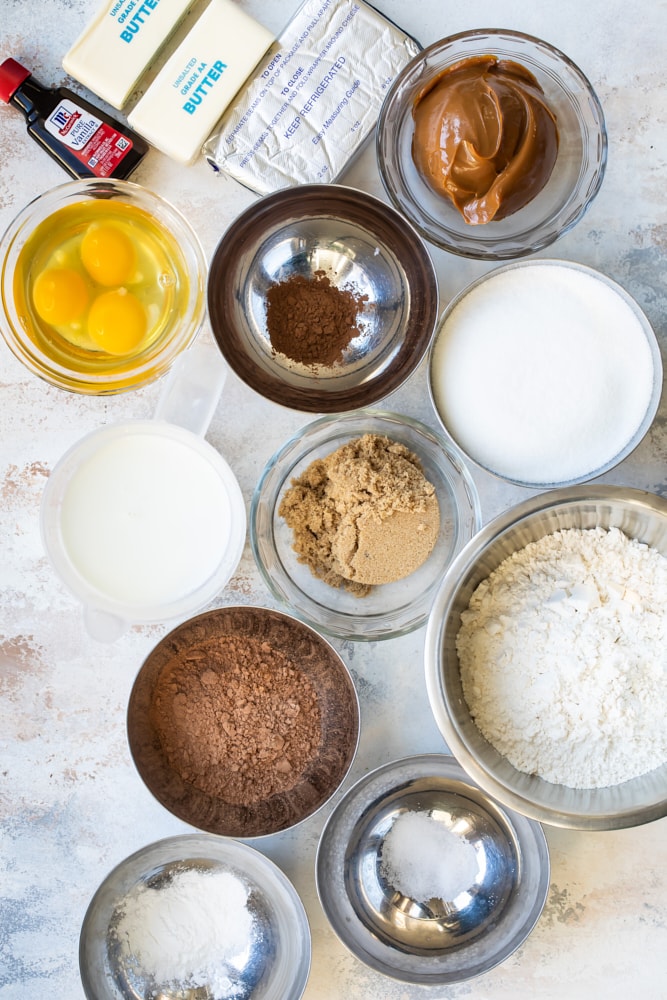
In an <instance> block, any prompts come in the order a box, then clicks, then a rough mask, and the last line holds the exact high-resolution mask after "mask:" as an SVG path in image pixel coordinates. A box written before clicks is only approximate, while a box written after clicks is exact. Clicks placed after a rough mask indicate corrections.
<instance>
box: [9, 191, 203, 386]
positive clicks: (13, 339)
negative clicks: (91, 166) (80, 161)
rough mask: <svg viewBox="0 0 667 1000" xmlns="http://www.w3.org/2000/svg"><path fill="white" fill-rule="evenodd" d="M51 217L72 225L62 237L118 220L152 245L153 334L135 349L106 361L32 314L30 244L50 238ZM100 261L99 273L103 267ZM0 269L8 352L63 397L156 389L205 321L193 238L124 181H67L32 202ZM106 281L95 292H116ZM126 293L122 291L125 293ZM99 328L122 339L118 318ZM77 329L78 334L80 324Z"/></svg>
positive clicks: (34, 254) (198, 250) (173, 214)
mask: <svg viewBox="0 0 667 1000" xmlns="http://www.w3.org/2000/svg"><path fill="white" fill-rule="evenodd" d="M116 209H118V212H117V211H116ZM55 213H69V216H68V217H69V218H70V219H71V218H73V215H74V214H76V216H77V218H76V220H75V221H72V223H71V230H69V233H70V234H71V235H72V236H80V234H81V233H82V232H84V231H87V227H88V226H89V225H90V224H91V223H95V222H98V221H101V220H104V219H108V221H109V222H110V223H111V224H116V223H118V222H119V221H121V224H122V225H126V227H127V229H126V231H127V232H128V233H132V234H133V237H132V238H133V239H134V240H136V245H137V246H140V244H141V241H142V239H148V240H149V241H150V242H149V244H147V245H149V246H150V249H149V250H147V251H146V253H145V255H144V256H143V257H142V256H140V257H139V262H140V267H141V265H142V264H144V265H146V264H147V262H148V261H151V260H153V261H157V264H156V267H157V269H158V270H159V272H160V273H159V274H158V275H157V283H158V284H159V286H160V288H161V289H162V291H163V300H162V301H163V305H162V307H161V312H160V317H159V321H158V322H157V323H156V326H155V328H154V330H153V331H152V332H151V333H150V334H149V335H148V336H147V337H145V338H143V339H142V340H141V341H140V342H139V345H138V347H137V348H136V349H132V350H129V351H128V352H127V353H123V354H117V353H109V352H107V351H106V350H104V349H103V348H101V347H95V345H94V344H93V343H92V342H91V341H89V340H87V339H86V338H85V336H77V337H76V338H75V340H76V341H78V342H74V340H71V339H68V338H67V337H65V336H63V335H62V334H61V332H58V330H56V329H54V328H53V327H50V326H49V325H48V324H46V323H44V322H42V321H41V320H40V318H39V316H38V315H37V313H36V311H35V310H34V308H33V304H32V299H31V293H30V291H29V288H28V285H30V284H31V283H32V281H33V279H34V277H35V275H34V274H32V273H31V267H33V270H34V265H32V264H31V261H33V260H37V261H39V247H40V244H39V242H36V241H38V240H39V239H41V237H40V234H41V233H44V232H48V231H49V229H48V227H49V225H50V222H49V220H50V219H51V218H52V217H53V216H55ZM100 213H104V214H100ZM118 213H120V214H118ZM112 215H113V218H112ZM55 226H57V227H58V228H57V230H56V233H58V234H59V233H64V229H63V228H62V226H63V223H61V222H60V221H58V220H56V221H55V222H54V227H55ZM63 239H64V237H63ZM70 240H71V236H70V235H68V237H67V243H65V244H61V246H60V247H59V248H58V249H57V250H56V251H55V255H56V256H55V257H54V256H53V255H51V256H50V257H49V258H48V259H49V261H51V260H52V259H56V257H57V256H58V255H61V254H62V246H63V245H64V246H69V245H70ZM26 248H27V249H26ZM139 252H140V253H141V252H142V251H139ZM109 253H110V251H109ZM26 258H27V260H26ZM100 259H101V260H102V263H103V266H104V267H105V268H106V267H107V265H109V258H100ZM40 266H42V265H40ZM47 266H48V267H51V266H53V265H52V264H51V263H48V264H47ZM0 269H1V270H0V294H1V297H2V313H1V314H0V320H1V323H2V333H3V335H4V337H5V340H6V341H7V344H8V346H9V348H10V350H11V351H12V353H13V354H14V355H15V356H16V357H17V358H18V359H19V361H21V362H22V363H23V364H24V365H25V366H26V368H28V369H29V370H30V371H31V372H33V374H35V375H38V376H39V377H40V378H43V379H44V380H45V381H47V382H49V383H51V384H52V385H55V386H57V387H59V388H61V389H67V390H69V391H71V392H77V393H84V394H88V395H103V394H110V393H118V392H123V391H125V390H128V389H136V388H139V387H140V386H144V385H147V384H149V383H150V382H153V381H155V379H157V378H160V376H162V375H163V374H164V373H165V372H166V371H167V370H168V369H169V367H170V365H171V364H172V363H173V361H174V360H175V358H176V357H177V356H178V355H179V353H180V352H181V351H183V350H184V349H185V348H186V347H188V345H189V344H190V343H191V342H192V341H193V340H194V338H195V336H196V335H197V333H198V331H199V329H200V327H201V324H202V321H203V319H204V312H205V306H206V301H205V285H206V258H205V256H204V252H203V250H202V247H201V245H200V243H199V240H198V238H197V236H196V234H195V233H194V231H193V230H192V228H191V227H190V225H189V223H188V222H187V220H186V219H185V218H184V217H183V216H182V215H181V213H180V212H179V211H177V209H175V208H174V207H173V206H172V205H171V204H170V203H169V202H167V201H165V199H164V198H162V197H160V196H159V195H157V194H154V193H153V192H152V191H149V190H147V189H146V188H144V187H141V186H140V185H138V184H134V183H131V182H129V181H116V180H80V181H71V182H69V183H67V184H62V185H60V186H59V187H56V188H53V189H51V190H50V191H47V192H45V193H44V194H42V195H40V196H39V197H37V198H35V200H34V201H31V202H30V203H29V204H28V205H26V206H25V208H23V209H22V210H21V211H20V212H19V214H18V215H17V216H16V218H15V219H14V220H13V222H11V223H10V225H9V227H8V228H7V230H6V232H5V233H4V235H3V237H2V240H1V241H0ZM24 269H25V279H24V276H23V272H24ZM81 273H84V272H81ZM84 277H86V276H85V274H84ZM112 277H113V276H112V275H111V274H110V272H108V271H107V272H106V274H105V275H104V282H103V285H104V287H105V288H107V289H108V290H110V291H115V290H116V283H113V284H112V283H111V279H112ZM86 280H88V279H87V278H86ZM117 284H120V285H123V284H124V282H123V281H122V280H120V281H118V282H117ZM133 287H134V286H133V285H132V284H130V285H129V290H132V288H133ZM84 316H85V314H84ZM149 316H150V309H149ZM105 322H106V323H107V324H110V326H111V327H112V329H113V331H114V332H121V331H122V327H123V325H124V323H123V319H122V318H120V319H119V317H118V315H117V314H115V315H114V314H111V313H110V314H107V319H106V320H105ZM83 327H84V333H85V322H84V324H83Z"/></svg>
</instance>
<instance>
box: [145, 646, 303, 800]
mask: <svg viewBox="0 0 667 1000" xmlns="http://www.w3.org/2000/svg"><path fill="white" fill-rule="evenodd" d="M151 723H152V725H153V726H154V729H155V732H156V734H157V735H158V738H159V740H160V743H161V746H162V752H163V753H164V755H165V757H166V758H167V760H168V762H169V764H170V766H171V767H172V768H173V770H174V771H175V772H176V773H177V774H179V775H180V777H181V778H182V779H183V781H185V782H188V783H190V784H191V785H193V786H194V787H196V788H198V789H199V790H200V791H202V792H204V793H205V794H206V795H210V796H212V797H214V798H221V799H224V800H225V801H226V802H229V803H232V804H237V805H250V804H252V803H256V802H259V801H261V800H263V799H266V798H268V797H269V796H271V795H275V794H277V793H281V792H286V791H288V790H289V789H292V788H294V786H295V785H296V784H297V782H298V781H299V780H300V779H301V777H302V775H303V773H304V771H305V770H306V767H307V765H308V764H310V763H311V762H312V760H313V759H314V757H315V756H316V754H317V752H318V749H319V746H320V742H321V712H320V706H319V703H318V699H317V695H316V693H315V690H314V688H313V685H312V684H311V682H310V680H309V679H308V677H306V676H305V675H304V674H303V673H301V672H300V671H299V670H297V669H296V668H295V667H294V666H293V665H292V663H291V662H290V660H289V659H288V657H287V656H286V655H285V654H284V653H283V652H281V651H280V650H277V649H274V648H273V647H272V646H271V645H270V644H269V643H268V642H265V641H262V640H258V639H251V638H248V637H238V636H233V635H216V636H213V637H209V638H206V639H203V640H201V641H200V642H198V643H197V644H196V645H193V646H192V647H191V648H190V649H189V650H188V651H187V652H185V653H181V654H180V655H178V656H175V657H174V658H173V659H172V660H171V661H170V662H169V663H168V664H166V665H165V667H164V669H163V671H162V673H161V676H160V683H159V686H158V688H157V690H156V691H155V695H154V698H153V703H152V706H151Z"/></svg>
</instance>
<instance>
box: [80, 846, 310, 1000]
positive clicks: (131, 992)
mask: <svg viewBox="0 0 667 1000" xmlns="http://www.w3.org/2000/svg"><path fill="white" fill-rule="evenodd" d="M181 872H201V873H203V874H207V873H228V874H229V875H232V876H234V877H235V879H237V880H239V881H240V882H241V883H242V884H243V885H244V886H245V889H246V890H247V893H248V896H247V902H246V907H247V910H248V913H249V916H250V919H249V921H248V922H249V925H250V930H249V935H248V941H247V945H246V947H245V948H244V949H243V950H242V952H241V953H239V954H238V955H236V956H234V959H233V961H230V963H229V964H228V966H227V967H226V969H225V973H224V976H221V977H220V978H221V979H222V981H223V984H224V988H223V987H220V986H216V984H214V983H208V984H201V985H197V986H196V987H192V986H188V984H187V983H175V982H173V981H170V982H167V983H163V982H156V981H155V977H154V976H153V975H152V974H151V975H149V976H147V975H146V974H145V972H143V971H142V969H141V965H140V963H139V964H137V962H136V960H134V959H133V957H132V956H131V955H128V954H127V951H126V949H125V948H123V941H122V940H121V937H120V935H119V933H118V928H119V922H120V921H121V920H122V916H123V913H124V912H125V909H126V906H127V904H128V901H129V900H130V898H131V896H132V895H133V894H134V893H136V892H137V890H139V891H143V890H144V889H145V890H147V891H152V892H154V893H155V896H156V900H157V901H158V902H157V903H156V904H155V905H156V907H158V908H159V900H160V898H161V894H163V893H164V889H165V888H168V887H169V885H170V883H171V881H172V879H173V878H174V877H175V876H177V875H178V874H179V873H181ZM205 884H206V882H205V879H203V880H202V886H203V887H204V890H205ZM166 898H167V897H166V894H165V895H164V899H165V913H164V920H165V925H166V926H169V923H170V921H172V922H173V920H174V914H173V912H170V911H169V910H168V907H167V903H166ZM172 910H173V906H172ZM169 937H171V935H170V936H169ZM158 947H159V932H158V936H157V939H156V940H155V941H154V942H152V945H151V951H152V952H153V951H154V950H155V949H156V948H158ZM310 958H311V938H310V927H309V925H308V918H307V916H306V911H305V910H304V907H303V904H302V902H301V899H300V898H299V896H298V894H297V892H296V890H295V889H294V887H293V885H292V883H291V882H290V881H289V879H288V878H287V876H286V875H285V874H284V873H283V872H282V871H281V870H280V869H279V868H278V866H277V865H275V864H274V863H273V861H271V860H270V859H269V858H267V857H265V856H264V855H263V854H260V852H259V851H256V850H255V849H254V848H252V847H250V846H248V845H247V844H242V843H239V842H238V841H235V840H230V839H226V838H223V837H213V836H210V835H208V834H185V835H181V836H175V837H167V838H165V839H164V840H158V841H156V842H155V843H152V844H148V845H146V846H145V847H142V848H141V849H140V850H138V851H136V852H135V853H134V854H132V855H130V856H129V857H128V858H125V860H123V861H121V862H120V864H118V865H117V866H116V867H115V868H114V869H113V871H111V872H110V873H109V874H108V875H107V877H106V878H105V879H104V881H103V882H102V883H101V885H100V886H99V888H98V889H97V891H96V892H95V894H94V896H93V897H92V899H91V901H90V904H89V906H88V909H87V911H86V915H85V917H84V919H83V924H82V927H81V934H80V938H79V969H80V973H81V982H82V985H83V989H84V993H85V996H86V997H87V1000H148V998H149V997H150V998H152V1000H167V998H168V997H169V998H172V1000H299V998H300V997H301V996H302V995H303V991H304V990H305V988H306V982H307V980H308V975H309V972H310Z"/></svg>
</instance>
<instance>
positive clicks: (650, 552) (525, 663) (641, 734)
mask: <svg viewBox="0 0 667 1000" xmlns="http://www.w3.org/2000/svg"><path fill="white" fill-rule="evenodd" d="M461 623H462V624H461V628H460V631H459V633H458V636H457V640H456V648H457V650H458V654H459V662H460V668H461V680H462V683H463V691H464V695H465V698H466V701H467V703H468V706H469V708H470V711H471V714H472V716H473V718H474V720H475V723H476V724H477V726H478V728H479V729H480V730H481V732H482V733H483V734H484V736H485V737H486V738H487V739H488V740H489V742H490V743H491V744H492V745H493V746H494V747H495V748H496V749H497V750H498V751H499V753H501V754H502V755H503V756H505V757H506V758H507V759H508V760H509V761H510V763H512V764H513V765H514V766H515V767H516V768H518V769H519V770H520V771H525V772H526V773H528V774H536V775H539V776H540V777H542V778H545V779H546V780H547V781H551V782H554V783H556V784H563V785H568V786H570V787H572V788H599V787H604V786H607V785H615V784H618V783H619V782H622V781H626V780H628V779H630V778H633V777H635V776H637V775H640V774H645V773H646V772H648V771H652V770H653V769H654V768H656V767H659V766H660V765H661V764H663V763H665V762H666V761H667V711H666V709H667V559H666V558H665V557H664V556H663V555H661V553H659V552H658V551H657V550H656V549H653V548H651V547H649V546H647V545H644V544H641V543H639V542H637V541H635V540H634V539H629V538H627V537H626V536H625V535H624V534H623V533H622V532H621V531H619V530H618V529H617V528H611V529H610V530H608V531H606V530H604V529H602V528H594V529H589V530H580V529H576V528H573V529H567V530H563V531H557V532H555V533H553V534H551V535H547V536H545V537H544V538H542V539H540V540H539V541H536V542H531V543H530V544H528V545H526V547H525V548H523V549H521V550H519V551H517V552H515V553H513V554H512V555H511V556H510V557H509V558H507V559H506V560H505V561H504V562H502V563H501V564H500V566H498V568H497V569H496V570H495V571H494V572H493V573H492V574H491V575H490V576H489V577H488V578H487V579H486V580H483V581H482V583H480V584H479V586H478V587H477V589H476V590H475V592H474V594H473V595H472V598H471V600H470V604H469V607H468V609H467V610H466V611H464V613H463V614H462V615H461Z"/></svg>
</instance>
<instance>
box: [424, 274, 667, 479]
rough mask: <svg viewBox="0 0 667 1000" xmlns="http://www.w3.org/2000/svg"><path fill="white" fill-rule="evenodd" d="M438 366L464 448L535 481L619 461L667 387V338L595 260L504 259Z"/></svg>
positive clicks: (445, 422)
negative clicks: (664, 356)
mask: <svg viewBox="0 0 667 1000" xmlns="http://www.w3.org/2000/svg"><path fill="white" fill-rule="evenodd" d="M490 317H492V322H491V323H489V318H490ZM428 371H429V373H428V379H429V391H430V395H431V400H432V402H433V406H434V408H435V411H436V413H437V415H438V418H439V420H440V422H441V424H442V426H443V427H444V428H445V429H446V431H447V433H448V435H449V436H450V437H451V438H452V439H453V440H454V441H455V442H456V444H457V446H458V447H459V448H460V449H461V451H462V452H463V454H464V455H466V457H467V458H468V459H470V461H471V462H474V463H475V464H476V465H478V466H480V467H481V468H483V469H484V470H485V471H486V472H490V473H491V474H492V475H495V476H497V477H498V478H500V479H503V480H505V481H506V482H510V483H513V484H514V485H516V486H523V487H526V488H530V489H553V488H555V487H558V486H571V485H575V484H576V483H581V482H585V481H586V480H589V479H595V478H597V477H598V476H601V475H603V474H604V473H606V472H608V471H609V470H610V469H612V468H613V467H614V466H616V465H618V464H619V462H622V461H623V459H625V458H627V457H628V455H629V454H630V453H631V452H632V451H633V450H634V449H635V448H636V447H637V446H638V444H639V443H640V441H641V440H642V439H643V437H644V436H645V435H646V433H647V431H648V430H649V428H650V426H651V424H652V422H653V419H654V417H655V414H656V412H657V410H658V406H659V404H660V397H661V394H662V360H661V357H660V348H659V346H658V342H657V340H656V336H655V333H654V332H653V329H652V327H651V324H650V323H649V321H648V319H647V317H646V315H645V314H644V312H643V311H642V310H641V309H640V307H639V305H638V304H637V303H636V302H635V300H634V299H633V298H632V297H631V296H630V295H629V294H628V293H627V292H626V291H625V289H624V288H622V287H621V286H620V285H618V284H617V283H616V282H615V281H612V280H611V279H610V278H608V277H607V276H606V275H605V274H602V273H601V272H599V271H595V270H594V269H593V268H590V267H586V266H585V265H583V264H576V263H573V262H572V261H563V260H555V259H554V260H549V259H546V258H539V259H536V260H528V261H517V262H515V263H512V264H505V265H504V266H502V267H498V268H495V269H494V270H492V271H490V272H488V274H486V275H483V276H482V277H481V278H478V279H477V280H476V281H473V282H472V283H471V284H470V285H468V286H467V287H466V288H464V289H463V290H462V291H461V292H460V293H459V294H458V295H457V296H455V298H454V299H453V300H452V301H451V302H450V303H449V305H448V306H447V308H446V309H445V311H444V312H443V314H442V316H441V318H440V322H439V325H438V328H437V330H436V333H435V337H434V339H433V342H432V345H431V351H430V356H429V370H428Z"/></svg>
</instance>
